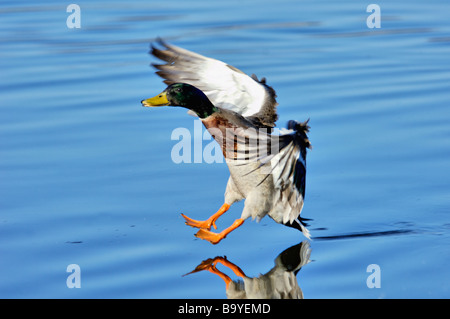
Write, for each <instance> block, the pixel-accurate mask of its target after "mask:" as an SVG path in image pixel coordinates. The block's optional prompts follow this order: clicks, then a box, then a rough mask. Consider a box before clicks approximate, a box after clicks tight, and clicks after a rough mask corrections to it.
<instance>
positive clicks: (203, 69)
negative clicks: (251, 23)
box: [151, 40, 278, 127]
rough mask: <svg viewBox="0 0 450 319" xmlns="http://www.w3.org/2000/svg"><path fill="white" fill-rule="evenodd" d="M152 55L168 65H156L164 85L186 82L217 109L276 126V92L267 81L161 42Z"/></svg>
mask: <svg viewBox="0 0 450 319" xmlns="http://www.w3.org/2000/svg"><path fill="white" fill-rule="evenodd" d="M158 44H159V46H161V47H163V49H158V48H156V47H155V46H153V45H152V50H151V54H152V55H154V56H155V57H157V58H159V59H161V60H163V61H165V62H166V64H153V66H154V67H155V68H156V69H158V71H157V72H156V73H157V74H158V75H159V76H161V77H162V78H164V79H165V80H164V83H166V84H168V85H169V84H172V83H176V82H183V83H188V84H191V85H193V86H195V87H197V88H198V89H200V90H202V91H203V92H204V93H205V94H206V96H207V97H208V98H209V99H210V101H211V102H212V103H213V104H214V105H215V106H217V107H219V108H223V109H228V110H232V111H234V112H237V113H239V114H241V115H242V116H244V117H246V118H248V119H249V120H250V121H252V122H253V123H254V124H255V125H257V126H266V127H274V126H275V122H276V120H277V118H278V116H277V113H276V106H277V102H276V99H275V98H276V94H275V91H274V90H273V89H272V88H271V87H269V86H268V85H266V83H265V79H262V80H261V81H259V80H258V79H257V78H256V76H254V75H252V77H250V76H248V75H246V74H245V73H244V72H242V71H241V70H239V69H237V68H235V67H233V66H231V65H228V64H226V63H224V62H222V61H219V60H215V59H212V58H208V57H205V56H202V55H200V54H197V53H194V52H191V51H188V50H186V49H182V48H179V47H176V46H173V45H169V44H167V43H165V42H163V41H162V40H159V41H158Z"/></svg>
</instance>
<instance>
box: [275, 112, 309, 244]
mask: <svg viewBox="0 0 450 319" xmlns="http://www.w3.org/2000/svg"><path fill="white" fill-rule="evenodd" d="M288 129H289V131H290V132H289V133H287V134H285V135H283V136H282V137H281V138H282V139H286V141H284V144H285V145H286V146H285V147H283V148H282V149H281V150H280V153H279V154H277V155H276V156H275V157H274V159H273V160H271V166H272V176H273V180H274V186H275V188H276V189H278V190H279V191H278V192H276V194H277V196H278V197H277V198H275V200H274V202H275V203H276V204H275V206H274V208H273V210H272V214H273V215H272V217H273V218H275V219H276V218H279V219H280V221H281V222H282V223H283V224H285V225H288V226H292V227H295V228H298V229H300V230H301V231H302V232H303V233H304V234H305V236H307V237H309V232H308V230H307V229H306V227H305V224H304V223H303V222H302V219H301V218H300V213H301V211H302V209H303V201H304V199H305V179H306V150H307V149H308V148H311V144H310V142H309V140H308V137H307V135H306V133H307V132H308V131H309V126H308V121H306V122H304V123H298V122H296V121H289V122H288Z"/></svg>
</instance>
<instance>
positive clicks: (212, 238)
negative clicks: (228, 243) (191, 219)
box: [195, 228, 225, 245]
mask: <svg viewBox="0 0 450 319" xmlns="http://www.w3.org/2000/svg"><path fill="white" fill-rule="evenodd" d="M195 237H197V238H200V239H204V240H207V241H209V242H210V243H211V244H213V245H216V244H218V243H219V242H220V241H221V240H222V239H224V238H225V236H223V235H221V234H217V233H214V232H212V231H209V230H206V229H203V228H201V229H200V230H199V231H198V232H197V233H196V234H195Z"/></svg>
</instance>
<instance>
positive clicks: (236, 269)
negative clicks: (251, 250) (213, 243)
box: [212, 257, 246, 278]
mask: <svg viewBox="0 0 450 319" xmlns="http://www.w3.org/2000/svg"><path fill="white" fill-rule="evenodd" d="M217 263H221V264H222V265H224V266H226V267H228V268H230V269H231V270H232V271H233V272H234V274H235V275H236V276H239V277H242V278H244V277H246V276H245V274H244V272H243V271H242V269H241V268H239V267H238V266H236V265H235V264H233V263H232V262H230V261H228V259H226V258H223V257H216V258H214V260H213V262H212V264H213V265H214V266H215V265H217Z"/></svg>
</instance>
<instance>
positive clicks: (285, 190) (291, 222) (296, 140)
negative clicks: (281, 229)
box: [228, 121, 311, 237]
mask: <svg viewBox="0 0 450 319" xmlns="http://www.w3.org/2000/svg"><path fill="white" fill-rule="evenodd" d="M308 131H309V126H308V121H306V122H304V123H299V122H296V121H289V122H288V130H283V131H281V134H280V135H275V134H268V133H264V132H261V130H257V131H254V132H252V131H251V130H249V129H246V130H242V132H243V133H240V131H239V130H236V131H235V132H236V135H237V137H234V140H235V141H236V142H237V143H238V147H231V148H230V152H234V153H235V156H234V157H232V156H229V157H228V158H232V159H233V160H234V165H246V164H248V163H251V162H255V161H259V162H260V165H259V166H258V167H257V168H256V169H261V168H263V169H264V170H260V172H263V173H264V177H263V179H262V180H261V181H260V182H259V184H262V183H263V182H264V181H265V179H267V178H269V176H271V177H272V180H273V187H274V188H275V190H276V191H275V194H276V195H275V198H274V199H273V203H274V206H273V208H272V210H271V212H270V216H271V217H272V218H273V219H275V220H276V221H277V222H279V223H282V224H285V225H287V226H291V227H294V228H297V229H300V230H301V231H302V232H303V233H304V234H305V236H307V237H309V232H308V230H307V229H306V228H305V224H304V223H303V222H302V219H301V218H300V213H301V211H302V208H303V201H304V198H305V179H306V151H307V149H308V148H311V145H310V142H309V140H308V137H307V132H308ZM252 140H253V141H255V140H256V141H257V143H256V142H252ZM249 141H250V142H249ZM229 145H233V144H232V143H229ZM262 145H268V147H265V148H264V149H263V151H262V149H261V146H262ZM256 169H253V171H254V170H256ZM253 171H249V172H247V174H251V173H252V172H253Z"/></svg>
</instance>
